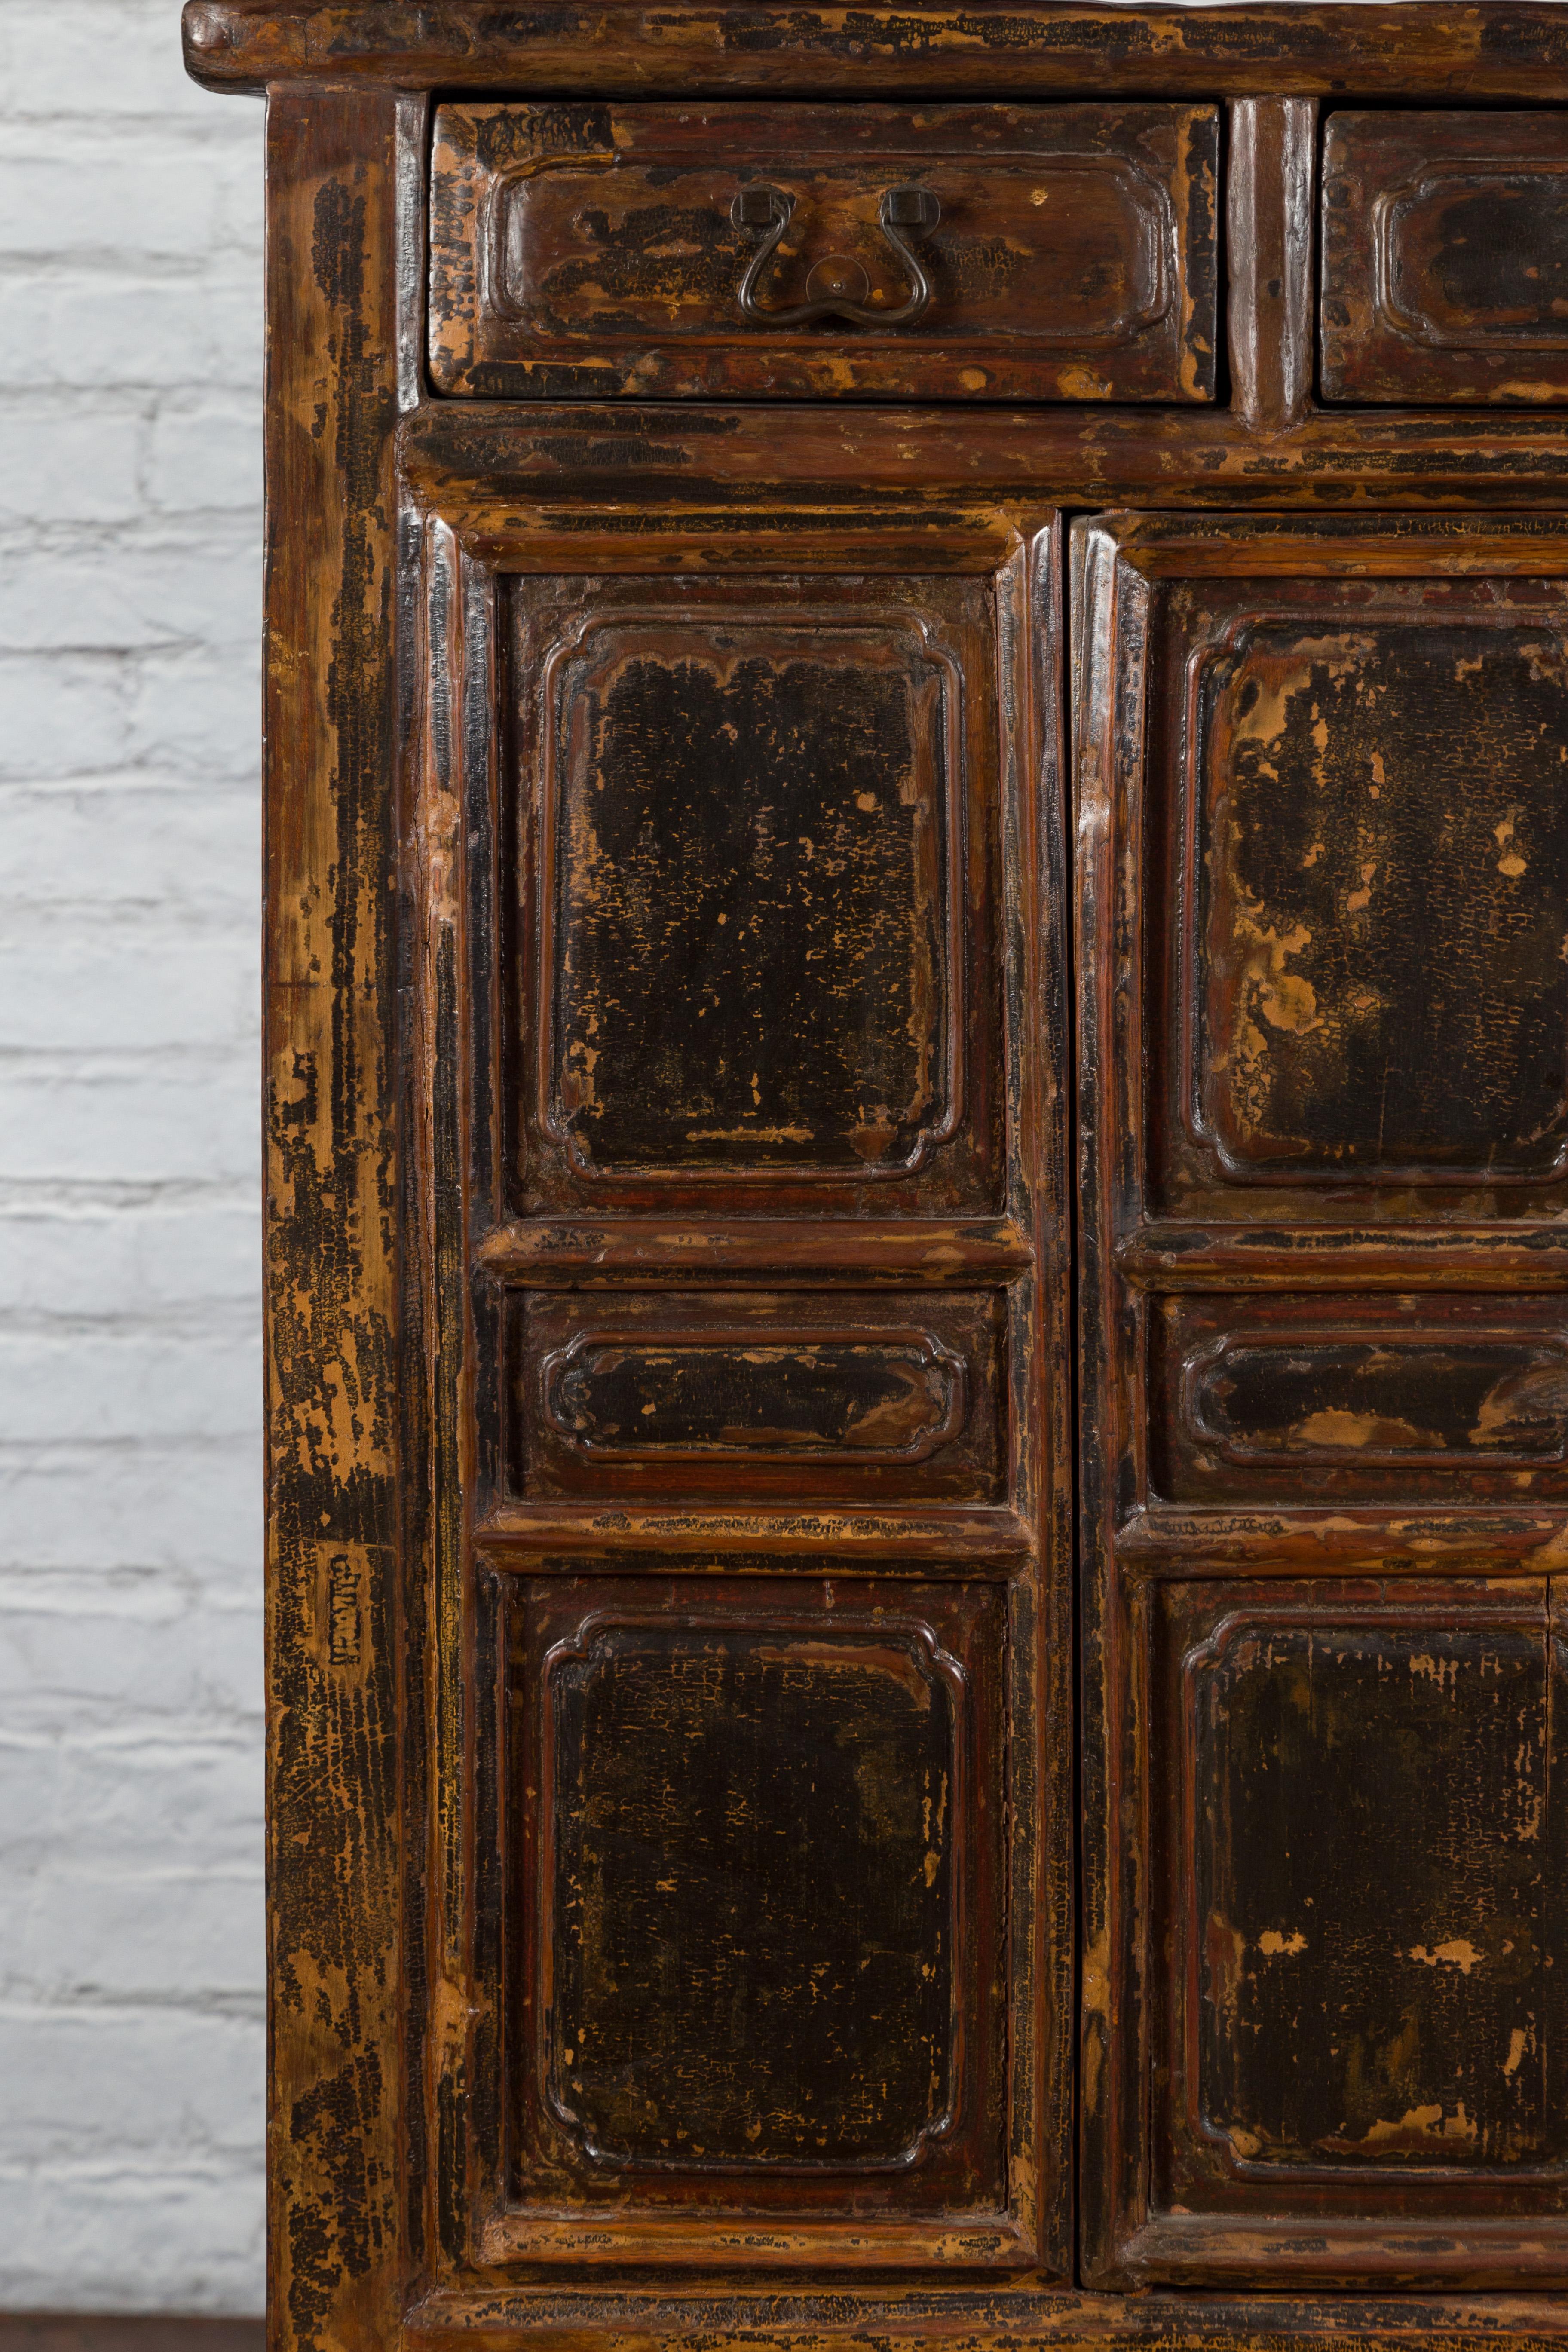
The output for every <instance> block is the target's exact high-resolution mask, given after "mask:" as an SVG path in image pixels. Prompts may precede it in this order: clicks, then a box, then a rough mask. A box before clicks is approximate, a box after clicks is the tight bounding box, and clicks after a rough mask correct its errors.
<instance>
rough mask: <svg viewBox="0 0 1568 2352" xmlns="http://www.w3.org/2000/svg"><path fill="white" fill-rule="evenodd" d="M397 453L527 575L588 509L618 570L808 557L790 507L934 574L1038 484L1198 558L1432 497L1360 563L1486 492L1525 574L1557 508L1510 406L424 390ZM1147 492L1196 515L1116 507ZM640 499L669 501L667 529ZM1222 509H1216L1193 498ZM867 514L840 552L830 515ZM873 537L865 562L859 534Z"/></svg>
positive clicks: (1041, 510) (1547, 453) (981, 557)
mask: <svg viewBox="0 0 1568 2352" xmlns="http://www.w3.org/2000/svg"><path fill="white" fill-rule="evenodd" d="M1564 25H1565V29H1568V11H1565V12H1564ZM786 416H787V419H788V426H789V429H788V431H787V432H786V431H784V430H783V429H782V426H783V424H784V418H785V417H786ZM398 450H399V460H400V465H401V468H402V474H403V479H404V483H405V488H406V489H407V491H408V494H409V496H410V498H411V499H413V501H414V503H415V504H416V505H417V506H419V507H421V508H423V509H426V510H427V511H432V512H435V513H437V514H439V515H440V516H441V517H442V518H443V519H444V520H447V521H449V522H450V523H451V524H452V526H453V528H454V529H455V530H457V531H458V534H459V536H460V538H461V539H462V541H463V543H464V546H465V547H466V548H467V549H468V551H470V552H477V553H482V554H483V555H484V556H485V557H486V558H487V560H489V561H492V562H496V563H498V564H499V565H500V568H502V569H507V570H531V571H541V572H542V571H557V570H563V569H564V570H568V571H570V570H573V569H574V568H577V569H580V568H581V557H580V555H578V554H577V553H576V550H575V547H574V541H578V540H580V539H581V538H582V536H583V535H584V534H585V533H591V532H592V531H593V530H595V528H597V529H600V530H604V531H605V532H606V533H609V532H615V533H616V540H617V543H616V567H617V568H632V569H642V570H647V571H657V570H660V569H664V568H666V567H667V565H668V553H666V552H664V551H663V550H664V549H665V548H666V547H667V546H672V545H679V546H682V547H684V545H685V543H686V542H687V541H695V542H698V543H700V544H703V545H705V546H706V545H711V546H712V548H713V550H714V555H713V557H710V558H709V559H708V560H709V561H713V560H719V561H728V562H730V563H731V566H733V567H734V568H741V567H740V563H739V561H738V557H737V553H736V551H734V549H733V547H732V546H731V549H730V551H729V552H728V554H727V555H726V554H725V552H724V543H725V541H726V540H728V541H731V542H733V541H735V540H736V538H737V537H738V536H739V537H740V538H741V539H742V541H743V542H744V546H745V548H747V549H751V550H752V551H754V550H755V548H756V547H757V545H758V544H759V535H760V540H761V543H762V544H763V546H765V547H767V548H768V549H769V552H770V554H776V553H778V552H780V551H783V549H784V547H785V546H786V545H787V546H788V548H789V550H790V556H791V563H790V568H791V569H800V568H803V565H804V567H805V568H808V569H809V568H810V564H811V561H812V557H811V551H810V541H809V540H808V538H807V534H806V531H805V530H804V529H803V528H802V519H803V517H804V514H805V513H806V512H809V513H810V514H811V515H812V517H813V520H815V521H816V523H817V524H818V525H819V528H820V533H821V541H820V545H821V548H822V550H823V551H824V555H825V558H826V562H828V564H829V565H830V566H832V567H835V568H837V569H838V570H840V571H841V570H843V569H844V568H845V566H846V564H847V563H853V564H860V563H863V562H864V563H868V564H869V566H870V568H872V569H881V568H885V567H886V566H887V565H888V564H889V559H892V560H893V561H894V562H895V563H896V562H897V560H899V559H900V553H901V560H902V561H903V562H905V563H906V564H907V562H908V561H909V554H908V551H909V550H910V548H911V547H912V546H913V545H915V544H920V545H921V548H922V556H921V560H922V561H923V562H926V564H927V568H929V569H931V570H932V571H964V572H978V571H982V570H994V569H995V568H996V567H997V566H998V565H999V564H1000V563H1002V562H1005V560H1006V558H1007V556H1008V555H1009V554H1010V553H1011V552H1013V551H1016V549H1017V548H1018V547H1019V546H1020V545H1021V543H1022V541H1023V539H1024V537H1025V536H1026V535H1027V534H1028V533H1029V532H1031V531H1032V530H1035V529H1037V528H1038V527H1039V525H1040V523H1041V522H1042V521H1044V520H1048V512H1047V509H1049V508H1050V506H1051V505H1052V503H1053V502H1056V503H1058V504H1059V503H1066V504H1068V505H1070V506H1090V505H1092V506H1095V507H1100V508H1104V509H1108V510H1109V511H1108V512H1107V514H1106V515H1105V517H1104V518H1103V520H1105V521H1106V522H1107V523H1108V524H1109V523H1114V525H1115V526H1116V530H1117V535H1118V538H1119V540H1120V541H1121V542H1122V543H1124V544H1125V545H1126V546H1127V548H1128V550H1129V560H1130V561H1131V550H1132V549H1133V547H1134V545H1136V546H1137V549H1138V554H1137V561H1138V562H1139V563H1140V564H1141V565H1145V566H1152V564H1153V562H1154V561H1155V560H1156V559H1155V556H1154V554H1153V552H1152V550H1153V548H1154V544H1155V538H1156V531H1155V525H1156V523H1160V524H1163V528H1164V530H1165V531H1166V533H1167V535H1168V536H1172V535H1173V536H1174V537H1175V538H1181V537H1183V536H1184V537H1185V538H1186V539H1187V540H1189V541H1191V542H1192V546H1191V549H1190V551H1189V556H1188V560H1189V562H1196V561H1197V560H1198V554H1199V551H1200V550H1201V549H1202V547H1203V546H1204V545H1205V544H1208V543H1209V542H1210V541H1212V537H1213V526H1214V524H1215V522H1223V520H1225V510H1226V509H1228V510H1230V519H1231V520H1240V519H1247V520H1252V518H1245V517H1244V516H1242V515H1241V514H1239V513H1238V512H1237V509H1238V504H1239V505H1241V506H1244V505H1245V503H1246V502H1252V503H1254V504H1256V505H1259V506H1266V507H1268V508H1271V509H1278V508H1279V506H1280V505H1281V503H1282V502H1283V503H1285V504H1287V505H1289V504H1290V503H1291V502H1293V501H1299V502H1300V504H1301V506H1302V508H1303V509H1310V512H1306V511H1304V512H1303V514H1302V516H1301V518H1300V522H1301V524H1302V525H1303V526H1308V527H1310V526H1316V527H1317V528H1319V529H1320V530H1325V529H1326V530H1333V529H1334V527H1335V523H1336V521H1337V520H1338V518H1336V517H1335V516H1334V515H1333V514H1332V513H1331V512H1326V511H1325V509H1330V508H1331V507H1332V505H1333V504H1334V503H1335V502H1338V504H1339V505H1340V506H1342V507H1345V508H1348V507H1352V506H1354V507H1356V508H1358V509H1363V508H1364V504H1365V501H1366V499H1368V498H1373V497H1374V498H1377V499H1383V500H1386V501H1387V502H1389V504H1390V505H1391V506H1394V507H1397V508H1399V509H1411V508H1415V509H1420V508H1421V507H1423V506H1424V505H1426V506H1431V505H1438V506H1441V507H1442V508H1443V509H1445V511H1444V512H1443V514H1442V515H1441V516H1440V517H1439V518H1430V519H1429V518H1427V517H1426V516H1422V515H1412V514H1407V513H1403V512H1402V513H1401V514H1400V515H1398V516H1394V515H1391V514H1388V513H1384V514H1381V515H1379V516H1377V517H1375V518H1373V517H1371V516H1368V515H1367V514H1365V513H1364V511H1363V512H1358V513H1357V514H1356V515H1355V516H1353V517H1352V516H1346V517H1344V518H1343V520H1342V521H1339V535H1340V536H1341V537H1342V539H1344V540H1345V541H1346V545H1345V549H1344V552H1343V556H1342V559H1341V558H1339V557H1338V556H1336V559H1335V560H1336V562H1338V561H1340V560H1342V561H1343V562H1344V564H1345V566H1346V568H1347V569H1351V570H1356V569H1358V568H1363V567H1364V566H1366V565H1367V564H1368V563H1369V562H1372V561H1373V550H1371V549H1369V548H1368V546H1367V545H1366V535H1367V534H1374V533H1376V532H1378V531H1381V534H1382V536H1383V538H1384V541H1387V542H1388V545H1389V548H1390V551H1391V553H1392V554H1393V555H1394V556H1395V557H1396V556H1397V553H1398V530H1400V529H1401V528H1405V529H1412V530H1415V533H1416V537H1415V545H1416V546H1418V547H1424V546H1426V544H1427V543H1426V541H1425V540H1424V539H1423V538H1422V536H1421V533H1422V532H1424V531H1425V530H1426V528H1427V525H1428V521H1429V520H1442V521H1444V522H1446V523H1447V524H1449V525H1450V526H1451V527H1453V528H1455V529H1458V530H1463V529H1464V528H1465V527H1466V526H1467V524H1468V527H1469V528H1470V529H1472V530H1474V529H1475V528H1476V527H1477V520H1473V519H1471V518H1468V517H1464V516H1459V515H1454V514H1452V513H1449V512H1447V509H1449V508H1450V507H1452V505H1453V504H1454V503H1455V502H1457V501H1466V502H1469V503H1471V504H1479V503H1480V502H1482V501H1488V500H1489V501H1490V502H1491V503H1492V504H1493V506H1494V507H1495V506H1496V505H1498V504H1499V503H1502V504H1504V505H1509V506H1512V507H1515V508H1517V509H1522V511H1521V512H1517V513H1514V514H1511V515H1510V514H1497V513H1494V514H1491V515H1489V516H1486V517H1483V518H1479V521H1480V523H1481V524H1482V525H1483V526H1485V525H1489V526H1490V527H1491V528H1492V529H1493V530H1495V531H1497V532H1498V533H1499V534H1500V536H1508V537H1510V538H1511V539H1512V540H1514V541H1519V540H1520V535H1521V533H1522V534H1524V535H1525V538H1524V541H1523V542H1521V544H1520V545H1519V548H1518V552H1519V554H1520V555H1521V558H1522V559H1523V560H1522V561H1521V563H1520V567H1519V568H1521V569H1523V570H1528V569H1529V568H1530V561H1529V559H1530V556H1531V548H1530V546H1529V544H1528V539H1529V534H1530V533H1531V530H1532V529H1533V530H1534V533H1535V535H1536V537H1537V538H1538V539H1539V540H1540V541H1542V546H1541V548H1540V549H1538V550H1537V551H1536V554H1537V558H1538V560H1539V557H1540V555H1541V554H1542V552H1544V551H1545V550H1546V549H1547V548H1549V547H1555V545H1556V544H1557V542H1556V541H1552V540H1551V539H1550V536H1549V535H1550V533H1551V531H1552V525H1553V522H1554V521H1557V522H1560V518H1557V517H1555V516H1542V517H1541V518H1540V519H1539V520H1538V521H1533V522H1532V520H1531V515H1530V509H1532V508H1534V507H1536V506H1552V507H1561V506H1562V504H1563V498H1564V488H1565V485H1568V450H1565V448H1564V445H1563V422H1562V417H1561V415H1560V414H1559V413H1558V412H1556V411H1545V412H1541V413H1532V412H1531V411H1530V410H1529V409H1525V408H1509V409H1499V410H1495V411H1488V412H1487V413H1485V414H1484V415H1483V414H1482V413H1480V412H1479V410H1473V409H1466V410H1464V411H1462V412H1461V413H1459V414H1458V415H1456V413H1455V412H1454V411H1453V410H1451V409H1449V410H1447V411H1442V410H1438V411H1435V410H1433V409H1430V408H1426V409H1402V408H1394V407H1388V406H1380V407H1375V408H1372V409H1368V410H1365V411H1361V410H1358V411H1356V412H1354V413H1353V414H1352V412H1351V411H1350V410H1349V409H1348V408H1343V407H1339V408H1334V409H1325V410H1315V411H1312V412H1310V413H1309V414H1306V415H1301V416H1300V417H1299V418H1297V419H1295V420H1294V421H1290V422H1288V423H1285V424H1283V425H1274V424H1269V423H1267V422H1265V421H1261V420H1260V421H1259V422H1258V424H1257V425H1251V424H1249V423H1248V421H1247V419H1246V418H1245V417H1244V416H1242V415H1238V414H1237V413H1236V412H1235V411H1233V410H1230V409H1225V408H1215V407H1213V406H1203V405H1194V406H1190V407H1182V408H1172V409H1161V408H1158V407H1154V408H1149V407H1130V408H1125V409H1123V408H1118V407H1117V406H1116V405H1115V404H1102V405H1097V406H1091V407H1089V408H1086V409H1075V408H1073V407H1071V406H1064V405H1059V404H1055V405H1053V404H1046V405H1043V406H1040V407H1037V408H1032V409H1031V408H1024V407H1018V406H1008V405H1005V404H1000V403H999V404H996V405H994V406H991V405H989V404H976V405H974V406H973V407H967V408H963V409H955V408H952V407H946V408H940V407H931V406H929V405H926V406H921V405H918V404H912V403H911V404H901V403H899V402H892V401H885V402H882V403H881V404H879V405H877V406H876V407H874V408H873V407H870V406H868V404H862V403H857V402H852V401H851V402H840V403H838V404H833V403H831V402H826V401H822V402H813V403H809V404H796V403H791V404H784V403H779V402H768V401H756V402H752V403H750V404H747V403H743V402H742V403H736V404H730V405H725V404H721V403H716V402H711V401H706V402H705V401H671V402H668V403H662V404H661V403H644V404H638V403H637V402H635V401H629V400H627V401H605V400H597V401H594V400H582V401H570V402H562V401H554V402H546V401H532V400H512V401H497V400H462V401H457V400H435V401H428V402H426V403H425V404H423V405H422V406H421V407H420V408H418V409H416V411H415V412H414V413H413V414H412V415H408V416H406V417H405V419H404V421H403V424H402V425H401V426H400V427H399V433H398ZM873 485H874V486H875V487H871V486H873ZM846 486H847V487H846ZM803 495H804V498H805V500H807V501H809V504H808V505H806V506H805V507H803V504H802V498H803ZM1147 499H1158V501H1159V502H1160V504H1161V505H1162V506H1166V505H1169V504H1170V503H1171V501H1172V500H1173V499H1180V500H1181V502H1182V504H1183V506H1184V508H1188V509H1190V508H1196V509H1199V510H1200V511H1199V512H1198V513H1197V514H1196V515H1194V514H1191V513H1189V514H1187V515H1185V517H1184V518H1181V517H1175V516H1167V517H1163V518H1156V517H1154V516H1151V515H1148V514H1146V513H1145V514H1142V515H1140V514H1138V513H1135V512H1131V511H1128V512H1122V511H1120V509H1124V508H1126V509H1131V508H1133V507H1134V506H1135V505H1136V504H1137V502H1138V501H1140V500H1147ZM656 500H663V501H666V502H673V503H669V504H668V506H667V520H668V537H667V532H666V530H665V529H663V528H661V525H660V516H659V513H658V511H657V510H656V505H655V502H656ZM1015 508H1018V509H1024V511H1021V512H1018V513H1016V514H1015V512H1014V511H1013V509H1015ZM1211 509H1220V510H1221V513H1220V515H1218V516H1216V515H1214V514H1213V513H1211V512H1210V511H1208V510H1211ZM1279 520H1280V522H1281V523H1282V524H1283V523H1286V522H1289V521H1290V520H1292V518H1291V517H1290V516H1289V515H1286V516H1280V517H1279ZM1140 524H1142V529H1141V530H1140V529H1139V528H1138V526H1139V525H1140ZM634 525H635V533H634V529H633V526H634ZM1205 530H1206V531H1207V532H1208V535H1209V537H1208V540H1205V535H1204V534H1205ZM862 531H863V532H864V534H865V537H864V539H863V540H862V541H858V543H857V544H856V545H855V547H854V550H853V552H852V553H850V552H847V551H846V549H845V546H844V542H843V539H842V536H841V534H843V533H845V532H849V533H857V532H862ZM1358 533H1359V534H1361V536H1357V534H1358ZM774 534H776V536H774ZM954 539H956V541H957V542H958V543H957V544H956V545H952V544H951V543H949V542H951V541H953V540H954ZM879 541H880V543H881V545H882V547H883V549H884V550H885V551H886V552H885V553H884V555H883V558H882V561H881V562H879V561H878V557H877V555H876V554H874V553H872V552H871V550H872V548H873V547H874V546H875V545H876V544H877V542H879ZM622 542H624V544H623V543H622ZM928 545H929V548H930V551H931V552H930V555H929V557H926V556H925V555H924V552H923V550H924V547H925V546H928ZM863 547H864V549H865V550H866V552H864V553H863V552H862V548H863ZM1216 552H1217V551H1216ZM1428 553H1429V554H1432V555H1433V556H1434V560H1436V556H1435V551H1434V550H1432V549H1430V548H1429V549H1428ZM601 560H602V559H601ZM819 560H823V559H821V558H819ZM755 568H756V563H755V557H754V552H753V555H752V569H753V570H754V569H755ZM1217 568H1220V569H1223V568H1224V558H1223V554H1220V556H1219V561H1218V565H1217ZM1391 568H1397V566H1396V565H1393V566H1391ZM1436 568H1439V569H1440V568H1441V565H1440V563H1438V564H1437V566H1436ZM1502 568H1505V569H1506V568H1508V566H1507V565H1506V564H1505V565H1504V566H1503V567H1502Z"/></svg>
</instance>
